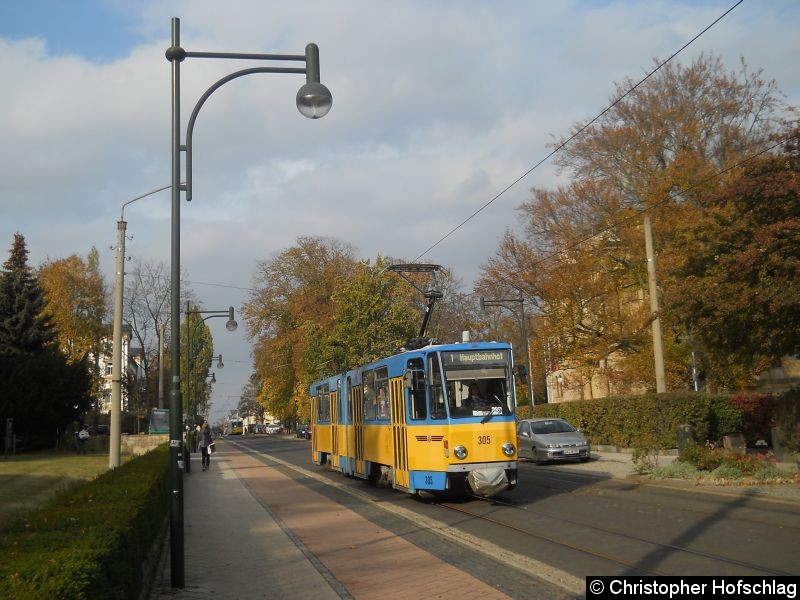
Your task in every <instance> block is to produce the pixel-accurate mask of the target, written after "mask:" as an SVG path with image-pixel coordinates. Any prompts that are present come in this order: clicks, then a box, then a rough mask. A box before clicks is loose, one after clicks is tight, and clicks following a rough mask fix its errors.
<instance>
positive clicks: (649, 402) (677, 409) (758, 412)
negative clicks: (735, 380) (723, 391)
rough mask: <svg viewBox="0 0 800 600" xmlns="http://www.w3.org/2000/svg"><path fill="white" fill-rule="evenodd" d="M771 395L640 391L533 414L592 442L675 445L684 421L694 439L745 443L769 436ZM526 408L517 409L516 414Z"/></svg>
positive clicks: (773, 402)
mask: <svg viewBox="0 0 800 600" xmlns="http://www.w3.org/2000/svg"><path fill="white" fill-rule="evenodd" d="M776 405H777V399H776V398H774V397H773V396H769V395H759V394H751V395H735V396H729V395H712V394H704V393H697V392H683V393H681V392H675V393H669V394H645V395H642V396H622V397H613V398H602V399H599V400H584V401H576V402H563V403H559V404H539V405H537V406H535V407H534V409H533V415H534V416H536V417H561V418H563V419H566V420H567V421H569V422H570V423H572V424H573V425H575V426H576V427H578V428H579V429H581V431H583V432H584V433H585V434H586V435H587V436H588V437H589V439H590V440H591V441H592V443H594V444H603V445H611V446H622V447H629V448H637V447H639V448H641V447H649V448H675V447H677V432H678V427H679V426H680V425H689V426H690V427H691V428H692V429H693V430H694V437H695V440H697V441H698V442H700V443H703V442H705V441H713V442H719V441H721V439H722V436H724V435H726V434H728V433H738V432H742V433H744V434H745V436H746V439H747V442H748V444H750V445H754V444H755V443H756V442H757V441H758V440H760V439H763V440H767V441H768V440H769V439H770V437H769V436H770V431H769V427H770V425H771V424H772V423H773V422H774V419H775V410H776ZM530 415H531V409H530V407H529V406H521V407H519V408H518V409H517V416H518V417H519V418H527V417H529V416H530Z"/></svg>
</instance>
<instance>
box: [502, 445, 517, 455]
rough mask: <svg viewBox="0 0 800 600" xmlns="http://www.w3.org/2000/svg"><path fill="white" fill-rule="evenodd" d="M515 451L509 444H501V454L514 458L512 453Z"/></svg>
mask: <svg viewBox="0 0 800 600" xmlns="http://www.w3.org/2000/svg"><path fill="white" fill-rule="evenodd" d="M516 451H517V449H516V448H515V447H514V444H512V443H511V442H506V443H505V444H503V454H505V455H506V456H514V452H516Z"/></svg>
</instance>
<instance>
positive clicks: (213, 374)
mask: <svg viewBox="0 0 800 600" xmlns="http://www.w3.org/2000/svg"><path fill="white" fill-rule="evenodd" d="M211 383H217V374H216V373H212V374H211Z"/></svg>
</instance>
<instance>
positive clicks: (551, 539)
mask: <svg viewBox="0 0 800 600" xmlns="http://www.w3.org/2000/svg"><path fill="white" fill-rule="evenodd" d="M473 498H474V499H475V500H479V501H481V502H491V503H493V504H495V505H497V504H502V505H503V507H504V508H506V509H508V510H524V511H525V512H526V514H528V515H531V514H537V515H538V516H540V517H542V518H543V519H547V520H549V521H555V522H559V523H569V524H570V525H572V526H576V527H579V528H589V529H592V530H593V531H595V532H599V533H602V534H604V535H609V536H615V537H616V538H618V539H623V540H627V541H630V542H635V543H637V544H645V545H648V546H650V547H652V549H653V550H654V551H667V552H682V553H685V554H688V555H691V556H692V557H698V558H703V559H706V560H711V561H715V562H717V563H722V564H727V565H731V566H734V567H740V568H746V569H751V570H754V571H758V572H761V573H762V574H766V575H775V576H782V575H794V574H793V573H787V572H785V571H780V570H776V569H772V568H770V567H765V566H764V565H757V564H754V563H749V562H745V561H740V560H736V559H732V558H729V557H725V556H721V555H719V554H713V553H710V552H704V551H700V550H695V549H692V548H688V547H686V546H679V545H676V544H669V543H663V542H657V541H654V540H652V539H647V538H645V537H641V536H635V535H631V534H629V533H624V532H620V531H617V530H613V529H610V528H607V527H599V526H596V525H588V524H586V523H584V522H581V521H578V520H575V519H568V518H565V517H563V516H558V515H552V514H550V513H548V512H546V511H538V510H536V509H533V510H531V509H530V507H527V506H526V507H524V508H521V507H519V506H517V505H514V504H512V503H507V502H498V500H497V499H485V498H481V497H479V496H473ZM432 504H434V505H436V506H438V507H440V508H443V509H446V510H449V511H453V512H456V513H459V514H462V515H465V516H468V517H469V518H470V519H480V520H482V521H486V522H488V523H491V524H492V525H495V526H499V527H503V528H504V529H507V530H511V531H514V532H516V533H520V534H522V535H524V536H528V537H531V538H534V539H537V540H541V541H544V542H547V543H549V544H554V545H557V546H560V547H562V548H566V549H568V550H571V551H574V552H579V553H581V554H584V555H588V556H592V557H594V558H598V559H601V560H604V561H607V562H609V563H611V564H613V565H617V566H622V567H626V568H628V569H633V570H635V571H636V574H637V575H653V576H667V575H676V573H670V572H666V571H663V570H659V569H653V568H646V569H643V568H642V566H641V564H640V563H639V562H632V561H630V560H627V559H625V558H622V557H619V556H612V555H610V554H608V553H604V552H599V551H597V550H594V549H592V548H589V547H587V546H584V545H581V544H578V543H575V542H572V541H569V540H565V539H558V538H556V537H555V536H551V535H546V534H543V533H541V532H537V531H533V530H531V529H529V528H525V527H520V526H518V525H516V524H514V523H510V522H507V521H505V520H502V519H499V518H496V517H489V516H487V515H485V514H481V513H480V512H478V511H471V510H468V509H466V508H464V507H463V506H459V505H456V504H452V503H448V502H438V501H437V502H433V503H432Z"/></svg>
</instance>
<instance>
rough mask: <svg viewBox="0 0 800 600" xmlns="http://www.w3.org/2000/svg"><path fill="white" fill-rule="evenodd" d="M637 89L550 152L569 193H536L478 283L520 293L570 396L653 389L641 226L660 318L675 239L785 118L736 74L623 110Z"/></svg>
mask: <svg viewBox="0 0 800 600" xmlns="http://www.w3.org/2000/svg"><path fill="white" fill-rule="evenodd" d="M633 84H634V82H632V81H625V82H623V83H622V84H621V85H619V86H618V88H617V90H616V92H615V94H614V98H622V99H621V100H619V101H618V102H615V103H613V105H612V106H611V108H610V109H609V110H608V111H606V112H605V113H603V115H602V116H601V117H600V118H599V119H598V120H597V121H595V122H594V123H593V124H592V125H591V126H589V127H588V128H586V129H585V130H584V131H582V132H581V133H580V134H579V135H578V136H577V137H576V138H575V139H574V140H572V141H571V142H569V143H568V144H565V145H564V147H563V148H561V149H560V151H559V153H558V154H557V158H556V163H557V165H558V166H559V167H560V168H561V169H562V170H563V171H565V172H568V173H569V175H570V176H571V180H570V182H569V183H567V184H566V185H563V186H561V187H559V188H557V189H555V190H546V189H536V190H533V197H532V199H531V200H529V201H527V202H525V203H524V204H523V205H522V206H521V207H520V216H521V221H522V223H523V227H524V229H523V233H522V234H521V235H520V234H514V233H511V232H509V233H507V235H506V236H505V237H504V239H503V240H502V242H501V244H500V246H499V248H498V251H497V253H496V255H495V256H494V257H492V258H491V259H490V260H489V261H488V263H487V264H486V266H485V268H484V271H483V275H482V279H481V285H485V286H492V285H495V286H497V285H505V286H509V287H511V288H513V289H517V290H519V291H520V292H521V293H523V294H524V297H525V299H526V302H528V303H529V305H530V306H532V307H536V310H537V311H538V313H539V314H540V315H541V316H542V317H543V320H542V323H543V326H542V327H541V328H540V330H539V334H540V335H543V336H546V340H541V341H540V345H545V344H546V345H548V346H550V347H552V348H554V352H556V353H557V356H558V362H559V364H561V365H562V366H566V367H568V368H570V369H571V370H572V373H573V374H575V375H576V376H577V378H578V381H577V385H578V386H583V385H585V384H586V383H587V382H588V381H591V380H592V378H594V377H595V376H596V375H600V374H602V375H603V376H604V377H605V378H606V379H607V380H608V381H609V388H610V389H611V388H613V389H612V391H617V392H625V391H631V390H634V389H642V388H652V387H654V377H653V369H652V358H649V359H648V358H647V356H648V354H650V355H651V349H650V342H649V325H650V319H651V318H652V317H651V316H650V315H649V310H646V309H645V307H646V306H647V305H648V304H649V300H648V297H647V285H646V282H647V274H646V261H645V256H644V235H643V232H642V229H641V223H642V213H643V212H644V211H647V212H648V213H649V214H650V215H651V217H652V221H653V225H654V235H655V246H656V248H657V250H658V251H659V252H660V255H659V257H658V267H659V274H658V276H659V283H660V286H661V293H662V305H667V304H669V303H670V302H671V301H672V299H673V297H674V293H675V292H674V291H673V290H675V289H676V288H675V281H676V278H677V277H678V275H677V270H676V267H677V263H676V262H674V260H675V257H676V256H680V248H679V246H680V244H682V239H683V238H682V236H681V235H680V232H681V231H682V230H683V229H685V228H686V227H687V225H688V224H690V223H692V222H693V221H696V220H697V219H699V218H700V217H699V215H701V214H702V212H703V210H704V208H705V206H706V205H707V204H708V202H709V198H710V197H711V196H712V195H713V194H714V193H715V191H716V190H717V189H719V188H720V187H721V186H723V185H725V184H726V182H727V181H729V180H730V179H731V178H732V177H734V176H735V174H736V171H737V169H738V166H737V165H739V163H740V162H741V161H743V160H744V159H746V158H748V157H750V156H752V155H753V154H755V153H757V152H760V151H763V149H764V148H765V147H766V146H767V144H768V140H769V137H770V136H771V135H772V134H773V133H774V132H775V131H776V130H778V129H780V127H781V120H780V118H779V116H780V114H781V110H782V109H783V108H784V107H783V104H782V102H781V99H780V96H779V93H778V92H777V89H776V85H775V83H774V82H768V81H764V80H763V79H762V76H761V73H760V71H756V72H751V71H749V70H748V68H747V67H746V65H745V64H744V62H742V66H741V69H740V71H738V72H728V71H726V70H725V69H724V67H723V66H722V63H721V61H720V60H719V59H718V58H715V57H713V56H701V57H699V58H698V59H697V60H695V61H694V62H693V63H692V64H691V65H689V66H688V67H683V66H681V65H678V64H675V63H669V64H667V65H666V66H665V67H663V68H661V69H660V70H658V71H657V72H656V73H655V74H654V75H653V76H652V77H650V78H649V79H647V80H646V81H645V82H644V83H643V84H642V85H640V86H638V87H636V89H634V90H633V91H632V92H630V93H629V94H627V95H626V96H624V94H625V93H626V92H627V91H628V89H630V88H633V87H634V85H633ZM623 96H624V97H623ZM581 128H582V126H581V125H576V126H575V127H574V128H573V133H578V131H579V130H580V129H581ZM563 143H565V140H561V142H559V145H560V144H563ZM672 249H675V250H676V251H675V252H673V251H672ZM667 314H668V313H667ZM665 318H666V315H665ZM662 328H663V331H664V335H665V345H666V346H667V348H668V350H669V351H668V352H667V355H668V357H669V358H670V359H671V360H670V362H668V364H667V368H668V376H669V377H670V382H671V384H670V387H685V386H686V385H688V372H689V369H688V365H687V357H688V352H687V349H686V348H683V349H681V348H680V345H681V344H680V340H681V339H682V336H684V332H683V331H682V330H681V324H680V323H676V322H671V321H667V322H666V323H664V324H662ZM610 358H613V360H609V359H610ZM634 367H635V368H634Z"/></svg>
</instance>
